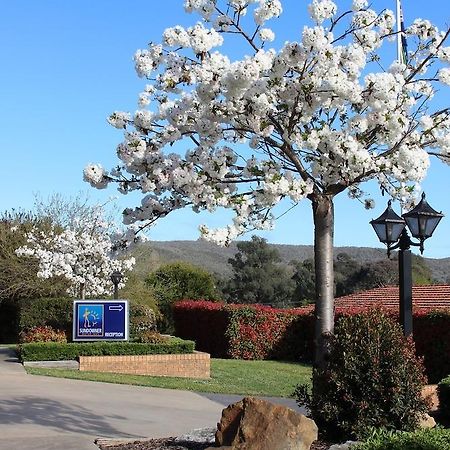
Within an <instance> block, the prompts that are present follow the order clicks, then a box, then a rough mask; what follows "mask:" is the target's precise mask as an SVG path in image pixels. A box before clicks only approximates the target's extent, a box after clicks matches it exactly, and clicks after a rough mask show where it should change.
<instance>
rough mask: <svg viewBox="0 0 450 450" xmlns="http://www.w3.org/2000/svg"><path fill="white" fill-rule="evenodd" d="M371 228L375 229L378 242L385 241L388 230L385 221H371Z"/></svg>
mask: <svg viewBox="0 0 450 450" xmlns="http://www.w3.org/2000/svg"><path fill="white" fill-rule="evenodd" d="M372 226H373V229H374V230H375V233H377V236H378V239H379V240H380V242H383V243H386V242H387V239H388V232H387V230H386V224H385V223H373V222H372Z"/></svg>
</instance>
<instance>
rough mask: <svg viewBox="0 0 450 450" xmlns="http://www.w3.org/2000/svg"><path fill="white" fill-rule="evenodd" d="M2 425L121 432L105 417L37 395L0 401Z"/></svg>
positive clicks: (0, 420)
mask: <svg viewBox="0 0 450 450" xmlns="http://www.w3.org/2000/svg"><path fill="white" fill-rule="evenodd" d="M112 418H115V419H123V420H126V419H125V417H118V416H112ZM0 423H1V424H3V425H6V424H11V425H17V424H35V425H41V426H44V427H47V428H53V429H54V430H57V431H61V430H64V431H69V432H75V433H81V434H83V433H86V434H88V435H97V434H98V435H117V434H118V433H119V430H116V429H114V428H113V427H112V426H111V425H110V424H108V423H107V422H106V421H105V420H103V418H102V417H99V416H97V415H95V414H92V413H91V412H90V411H89V410H88V409H86V408H83V407H81V406H75V405H67V404H64V403H61V402H58V401H54V400H49V399H46V398H39V397H34V396H33V397H26V396H24V397H19V398H15V399H11V400H9V399H8V400H0ZM120 434H121V435H123V432H120Z"/></svg>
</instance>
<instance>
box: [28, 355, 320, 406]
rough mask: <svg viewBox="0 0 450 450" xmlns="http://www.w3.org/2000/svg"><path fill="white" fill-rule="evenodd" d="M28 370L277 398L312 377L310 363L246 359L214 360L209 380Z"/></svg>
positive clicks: (62, 376)
mask: <svg viewBox="0 0 450 450" xmlns="http://www.w3.org/2000/svg"><path fill="white" fill-rule="evenodd" d="M27 372H28V373H30V374H33V375H46V376H52V377H60V378H74V379H77V380H90V381H103V382H106V383H120V384H133V385H138V386H152V387H160V388H167V389H182V390H186V391H197V392H214V393H220V394H243V395H245V394H247V395H264V396H273V397H289V396H290V395H291V394H292V392H293V391H294V387H295V385H297V384H299V383H309V382H310V378H311V366H308V365H304V364H297V363H289V362H279V361H242V360H235V359H211V379H209V380H197V379H190V378H168V377H150V376H143V375H123V374H112V373H99V372H79V371H77V370H65V369H38V368H30V367H27Z"/></svg>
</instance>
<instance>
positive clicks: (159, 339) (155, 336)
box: [135, 331, 170, 344]
mask: <svg viewBox="0 0 450 450" xmlns="http://www.w3.org/2000/svg"><path fill="white" fill-rule="evenodd" d="M169 339H170V337H168V336H163V335H162V334H160V333H158V332H157V331H143V332H142V333H140V334H139V336H138V337H137V338H135V342H141V343H143V344H162V343H164V342H168V341H169Z"/></svg>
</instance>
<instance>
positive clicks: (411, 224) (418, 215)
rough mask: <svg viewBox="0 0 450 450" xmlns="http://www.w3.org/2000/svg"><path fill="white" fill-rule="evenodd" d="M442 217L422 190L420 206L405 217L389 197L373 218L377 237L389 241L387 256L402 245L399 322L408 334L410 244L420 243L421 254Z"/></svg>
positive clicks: (410, 288) (411, 325)
mask: <svg viewBox="0 0 450 450" xmlns="http://www.w3.org/2000/svg"><path fill="white" fill-rule="evenodd" d="M442 217H444V215H443V214H442V212H437V211H435V210H434V209H433V208H432V207H431V206H430V205H429V204H428V203H427V201H426V200H425V193H422V199H421V200H420V202H419V203H418V204H417V206H415V207H414V208H413V209H412V210H411V211H409V212H407V213H405V214H403V215H402V217H400V216H399V215H397V214H396V212H395V211H394V210H393V209H392V202H391V200H389V202H388V206H387V208H386V210H385V211H384V212H383V214H381V216H380V217H378V218H377V219H374V220H371V221H370V224H371V225H372V227H373V228H374V230H375V233H376V234H377V236H378V239H379V240H380V241H381V242H382V243H383V244H386V245H387V254H388V257H389V256H390V254H391V251H392V250H396V249H399V252H398V272H399V290H400V298H399V301H400V322H401V324H402V327H403V334H404V335H405V336H410V335H411V334H412V331H413V324H412V265H411V250H410V248H411V246H415V247H419V248H420V253H421V254H422V253H423V250H424V246H423V243H424V241H425V239H428V238H429V237H431V235H432V234H433V232H434V230H435V229H436V227H437V225H438V223H439V222H440V220H441V219H442ZM406 226H407V227H408V228H409V230H410V232H411V234H412V235H413V237H415V238H416V239H419V242H413V241H412V240H411V238H410V236H409V234H408V231H407V229H406Z"/></svg>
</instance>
